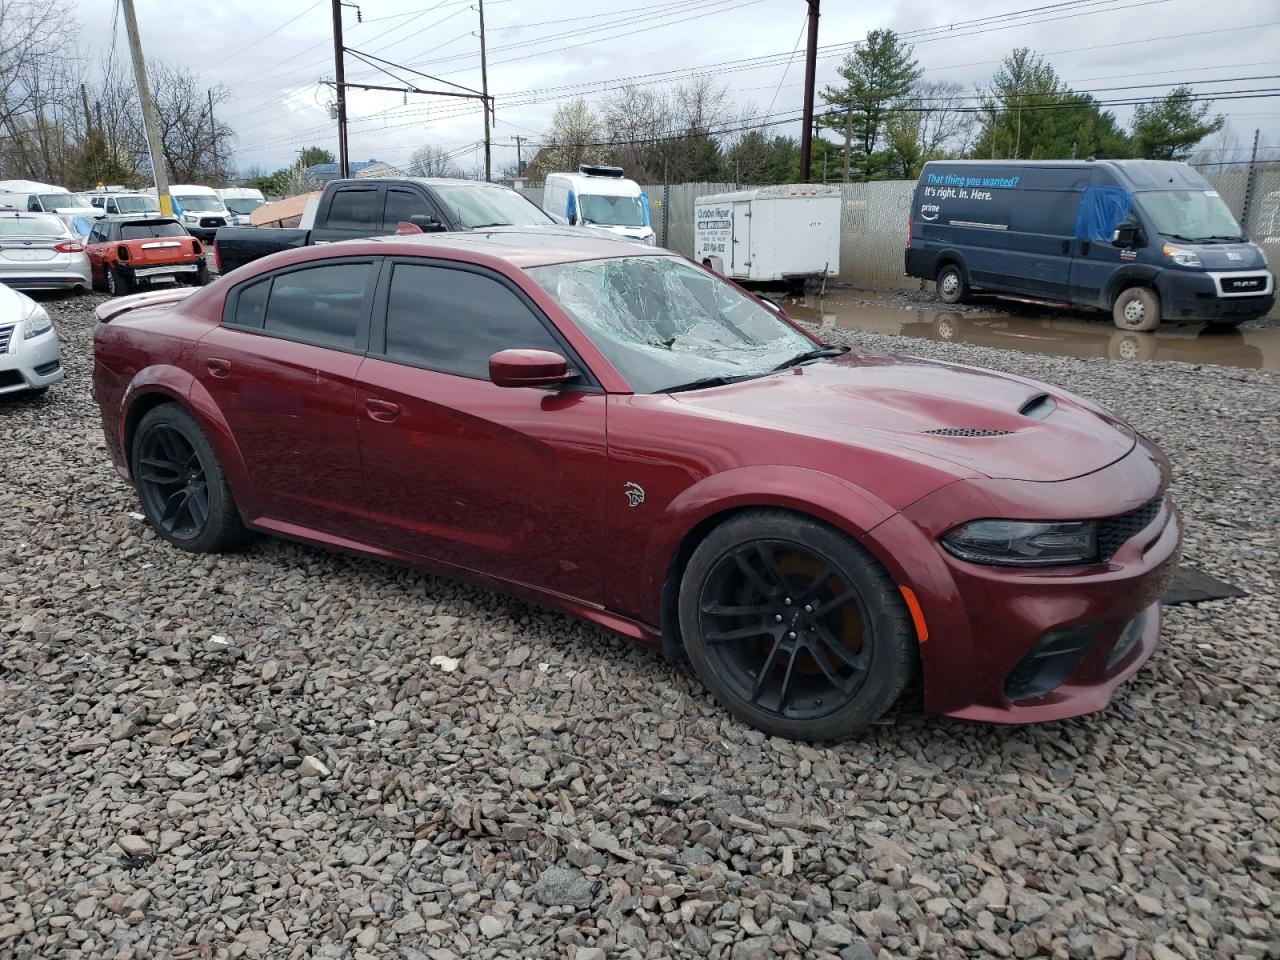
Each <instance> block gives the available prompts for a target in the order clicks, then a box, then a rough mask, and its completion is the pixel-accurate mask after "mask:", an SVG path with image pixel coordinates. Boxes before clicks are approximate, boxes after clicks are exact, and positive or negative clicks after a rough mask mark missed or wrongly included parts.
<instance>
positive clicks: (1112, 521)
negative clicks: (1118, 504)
mask: <svg viewBox="0 0 1280 960" xmlns="http://www.w3.org/2000/svg"><path fill="white" fill-rule="evenodd" d="M1163 502H1164V501H1163V499H1162V498H1161V497H1156V498H1155V499H1154V500H1152V501H1151V502H1150V503H1148V504H1144V505H1143V506H1141V507H1139V508H1138V509H1137V510H1131V511H1129V512H1128V513H1122V514H1121V515H1120V516H1118V517H1107V518H1106V519H1105V520H1099V521H1098V557H1099V559H1100V560H1101V561H1102V562H1103V563H1106V562H1107V561H1108V560H1110V559H1111V558H1112V557H1114V556H1115V555H1116V551H1117V550H1119V549H1120V548H1121V547H1123V546H1124V545H1125V544H1126V543H1128V542H1129V541H1130V540H1132V539H1133V538H1134V537H1136V536H1137V535H1138V534H1139V533H1141V532H1142V531H1143V530H1145V529H1147V527H1149V526H1151V523H1152V521H1154V520H1155V518H1156V516H1157V515H1159V513H1160V506H1161V504H1162V503H1163Z"/></svg>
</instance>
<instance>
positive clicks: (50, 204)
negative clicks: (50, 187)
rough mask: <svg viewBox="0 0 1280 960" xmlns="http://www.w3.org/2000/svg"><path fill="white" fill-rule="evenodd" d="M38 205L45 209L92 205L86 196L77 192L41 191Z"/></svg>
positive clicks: (64, 208) (68, 208)
mask: <svg viewBox="0 0 1280 960" xmlns="http://www.w3.org/2000/svg"><path fill="white" fill-rule="evenodd" d="M39 196H40V206H42V207H44V208H45V209H46V210H70V209H72V208H73V207H92V206H93V204H91V203H90V202H89V198H88V197H82V196H81V195H80V194H78V193H42V194H40V195H39Z"/></svg>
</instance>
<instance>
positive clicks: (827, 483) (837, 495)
mask: <svg viewBox="0 0 1280 960" xmlns="http://www.w3.org/2000/svg"><path fill="white" fill-rule="evenodd" d="M770 508H772V509H781V510H790V511H792V512H794V513H799V514H804V515H805V516H810V517H813V518H814V519H815V520H819V521H821V522H823V523H826V524H828V525H830V526H832V527H835V528H836V529H837V530H840V531H842V532H844V533H846V534H848V535H849V536H851V537H853V538H854V539H855V540H861V539H862V538H863V537H864V536H865V535H866V534H867V532H868V531H870V530H871V529H873V528H874V527H876V526H878V525H879V524H880V523H883V522H884V521H885V520H886V519H888V518H889V517H892V516H894V515H895V514H897V513H898V510H897V509H896V508H895V507H892V506H890V505H889V504H888V503H886V502H885V501H883V500H881V499H880V498H879V497H876V496H875V495H874V494H871V493H869V492H868V491H866V490H864V489H863V488H861V487H859V486H857V485H855V484H853V483H850V482H849V481H847V480H843V479H841V478H839V477H836V476H832V475H831V474H827V473H823V472H821V471H819V470H810V469H808V468H805V467H795V466H784V465H782V464H762V465H757V466H749V467H735V468H734V469H732V470H725V471H724V472H722V473H716V474H713V475H712V476H709V477H706V478H705V479H703V480H700V481H699V482H697V483H695V484H693V485H692V486H690V487H687V488H686V489H685V490H683V491H681V493H680V494H679V495H678V496H677V497H675V499H673V500H672V501H671V502H670V503H669V504H667V507H666V509H665V510H664V511H663V513H662V515H661V516H660V517H659V518H658V519H657V520H656V522H655V531H654V535H653V538H652V539H651V540H650V548H651V549H653V550H655V551H657V552H658V555H659V556H663V557H666V558H667V562H666V576H665V579H664V581H663V583H662V584H661V604H660V609H659V624H660V628H661V632H662V650H663V654H664V656H665V657H666V659H667V660H668V661H669V662H671V663H677V662H679V659H680V657H681V651H682V649H683V644H682V641H681V639H680V632H679V625H678V622H677V615H676V601H677V598H678V594H679V588H680V575H681V573H682V572H683V569H684V564H685V563H686V562H687V561H688V558H689V556H690V555H691V554H692V553H693V550H694V548H695V547H696V545H697V544H698V543H700V542H701V541H702V538H703V537H704V536H705V535H706V534H707V533H709V532H710V530H711V529H712V528H713V527H714V526H715V525H716V524H717V523H718V521H719V520H721V519H723V518H727V516H729V515H730V514H733V513H736V512H739V511H741V510H748V509H770ZM655 586H657V585H655Z"/></svg>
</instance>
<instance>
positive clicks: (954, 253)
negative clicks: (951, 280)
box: [933, 247, 973, 287]
mask: <svg viewBox="0 0 1280 960" xmlns="http://www.w3.org/2000/svg"><path fill="white" fill-rule="evenodd" d="M952 262H954V263H955V264H956V266H958V267H959V268H960V272H961V273H963V274H964V282H965V284H966V285H967V286H970V287H972V286H973V281H972V280H971V279H970V277H969V264H967V263H965V260H964V254H963V253H961V252H960V251H959V250H958V249H956V248H955V247H944V248H943V249H942V250H939V251H938V252H937V253H936V254H935V255H934V258H933V275H934V276H935V277H936V276H937V275H938V271H939V270H940V269H941V268H942V265H943V264H944V263H952Z"/></svg>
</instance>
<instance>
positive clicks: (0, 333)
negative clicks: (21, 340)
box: [0, 324, 14, 353]
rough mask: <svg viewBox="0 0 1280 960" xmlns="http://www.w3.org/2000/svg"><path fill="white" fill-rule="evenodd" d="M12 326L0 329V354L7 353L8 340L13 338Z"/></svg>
mask: <svg viewBox="0 0 1280 960" xmlns="http://www.w3.org/2000/svg"><path fill="white" fill-rule="evenodd" d="M13 331H14V326H13V324H10V325H9V326H7V327H0V353H8V352H9V340H10V338H11V337H12V336H13Z"/></svg>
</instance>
